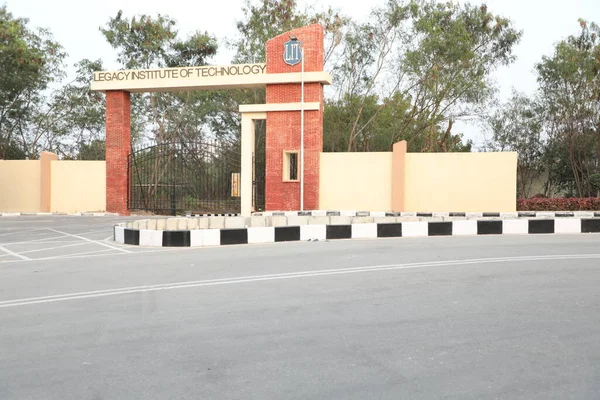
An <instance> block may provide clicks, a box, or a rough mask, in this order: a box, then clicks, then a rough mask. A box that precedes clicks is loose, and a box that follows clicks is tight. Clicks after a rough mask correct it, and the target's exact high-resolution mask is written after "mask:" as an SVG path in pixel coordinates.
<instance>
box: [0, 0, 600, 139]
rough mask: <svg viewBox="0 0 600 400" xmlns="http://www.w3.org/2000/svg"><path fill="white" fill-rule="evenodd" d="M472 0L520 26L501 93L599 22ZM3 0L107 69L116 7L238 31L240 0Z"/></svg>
mask: <svg viewBox="0 0 600 400" xmlns="http://www.w3.org/2000/svg"><path fill="white" fill-rule="evenodd" d="M384 2H385V0H370V1H358V0H320V1H316V0H308V1H306V0H299V3H300V5H301V7H305V6H307V5H310V4H318V6H317V7H323V6H325V5H331V6H332V7H334V8H337V9H339V10H340V11H341V12H342V13H343V14H345V15H348V16H350V17H352V18H354V19H357V20H361V19H363V18H365V16H366V15H368V13H369V11H370V9H371V8H372V7H373V6H375V5H381V4H384ZM471 3H474V4H480V3H486V4H487V5H488V9H489V10H490V11H491V12H492V13H495V14H500V15H502V16H505V17H508V18H510V19H511V20H513V21H514V22H515V24H516V27H517V28H518V29H522V30H523V31H524V36H523V39H522V41H521V43H520V44H519V45H518V47H517V48H516V50H515V55H516V56H517V61H516V62H515V63H514V64H513V65H511V66H510V67H507V68H503V69H501V70H499V71H498V72H497V73H496V80H497V82H498V85H499V87H500V98H501V99H504V98H506V97H507V96H508V95H510V92H511V90H512V88H513V87H514V88H516V89H518V90H520V91H524V92H527V93H531V92H532V91H533V90H535V87H536V82H535V75H534V74H533V68H534V65H535V63H536V62H537V61H539V60H540V59H541V57H542V55H545V54H551V53H552V48H553V45H554V43H556V42H557V41H559V40H560V39H562V38H564V37H566V36H568V35H570V34H575V33H577V32H578V28H579V27H578V24H577V19H578V18H584V19H587V20H591V21H595V22H597V23H600V0H568V1H566V0H488V1H481V0H473V1H471ZM5 4H6V5H7V6H8V10H9V11H10V12H12V13H13V14H14V15H15V16H19V17H26V18H29V19H30V26H39V27H45V28H48V29H50V31H51V32H52V33H53V34H54V37H55V39H56V40H57V41H58V42H60V43H61V44H62V45H63V47H64V48H65V50H66V51H67V53H69V59H68V63H69V64H73V63H75V62H77V61H78V60H81V59H83V58H89V59H98V58H101V59H102V60H103V62H104V65H105V66H106V68H107V69H114V68H116V67H117V64H116V62H115V58H116V54H115V52H114V51H113V49H112V48H111V47H110V46H109V45H108V44H107V43H106V41H105V40H104V38H103V37H102V35H101V33H100V31H99V30H98V28H99V27H100V26H101V25H104V24H105V23H106V22H107V21H108V19H109V18H110V17H113V16H115V15H116V14H117V11H118V10H119V9H122V10H123V12H124V15H125V16H131V15H134V14H142V13H144V14H150V15H155V14H157V13H161V14H167V15H169V16H171V17H173V18H175V19H176V20H177V21H178V26H179V31H180V33H181V34H182V35H187V34H188V33H189V32H192V31H195V30H201V31H207V32H209V33H211V34H214V35H215V36H217V38H219V39H224V38H232V37H233V36H234V35H235V33H236V30H235V23H236V21H237V20H239V19H241V18H242V11H241V7H242V4H243V0H196V1H177V0H175V1H169V0H103V1H93V2H92V1H89V0H5ZM231 57H232V53H231V51H229V50H227V49H225V48H221V50H220V54H219V55H218V56H217V57H216V58H215V59H214V60H211V62H212V63H219V64H228V63H229V62H230V60H231ZM459 127H460V126H459ZM463 129H464V131H465V134H466V135H467V136H468V137H470V138H472V139H475V140H476V141H477V142H480V141H481V137H482V136H481V133H480V129H478V128H477V127H475V126H472V125H471V126H467V127H464V128H463Z"/></svg>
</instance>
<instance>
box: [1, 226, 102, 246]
mask: <svg viewBox="0 0 600 400" xmlns="http://www.w3.org/2000/svg"><path fill="white" fill-rule="evenodd" d="M47 230H53V229H34V230H31V231H25V232H23V231H19V232H18V234H19V236H20V235H23V234H24V233H27V232H37V231H47ZM110 231H112V229H102V230H94V231H88V232H82V233H79V235H89V234H91V233H100V232H110ZM13 234H14V232H13ZM70 235H71V234H68V233H67V234H63V235H62V236H52V237H49V238H42V239H32V240H25V241H22V242H6V243H0V246H3V245H13V244H29V243H37V242H46V241H48V240H53V239H61V238H66V237H69V236H70ZM0 236H2V235H0ZM111 237H112V236H111ZM64 243H70V242H64Z"/></svg>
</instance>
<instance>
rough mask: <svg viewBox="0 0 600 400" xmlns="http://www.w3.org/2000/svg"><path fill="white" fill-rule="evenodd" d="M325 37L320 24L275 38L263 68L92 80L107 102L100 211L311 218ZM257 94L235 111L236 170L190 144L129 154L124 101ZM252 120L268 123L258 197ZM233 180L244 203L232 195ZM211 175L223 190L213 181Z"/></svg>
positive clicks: (187, 69) (122, 73)
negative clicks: (259, 97) (188, 93)
mask: <svg viewBox="0 0 600 400" xmlns="http://www.w3.org/2000/svg"><path fill="white" fill-rule="evenodd" d="M323 36H324V30H323V27H322V26H321V25H319V24H314V25H310V26H305V27H302V28H298V29H294V30H292V31H289V32H286V33H282V34H281V35H278V36H276V37H274V38H272V39H270V40H269V41H267V44H266V63H264V64H233V65H221V66H215V65H205V66H181V67H173V68H157V69H144V70H119V71H96V72H94V78H93V80H92V83H91V89H92V90H93V91H101V92H104V93H106V210H107V211H109V212H116V213H119V214H123V215H128V214H129V210H130V209H145V210H150V211H155V212H160V213H171V214H172V213H176V212H177V211H194V212H202V213H217V212H231V211H237V212H240V208H241V214H243V215H244V216H250V215H251V213H252V210H253V208H254V209H255V210H260V209H263V208H264V209H265V210H280V211H286V210H302V209H309V210H310V209H313V210H316V209H318V208H319V160H320V153H321V151H322V149H323V102H324V97H323V96H324V94H323V85H329V84H331V81H332V78H331V75H330V74H328V73H326V72H324V71H323V63H324V49H323ZM290 49H294V50H293V52H292V53H293V54H291V53H290V51H291V50H290ZM298 50H300V52H298ZM292 56H293V57H292ZM298 57H300V58H298ZM299 61H300V62H299ZM257 88H263V89H264V90H265V101H266V102H265V104H240V105H239V112H240V114H241V117H242V118H241V119H242V121H241V122H242V124H241V125H242V126H241V128H242V129H241V130H242V135H241V142H242V143H241V146H240V147H241V148H240V149H236V151H238V152H240V151H241V157H236V158H235V163H237V161H238V160H240V161H239V162H240V164H239V165H231V164H232V163H234V161H233V160H232V159H227V158H226V157H224V156H223V155H222V154H221V151H222V150H223V149H220V148H219V149H216V150H217V151H208V150H203V152H196V151H195V150H190V148H189V145H188V146H184V145H183V144H173V145H166V144H160V145H159V146H157V147H154V146H152V147H150V148H146V149H142V150H143V151H142V150H139V151H135V152H131V151H130V150H131V93H139V92H165V91H182V90H194V91H195V90H226V89H257ZM230 111H235V110H230ZM253 120H266V138H265V149H266V150H265V156H264V159H265V161H264V166H265V167H264V196H261V193H260V192H262V190H261V189H262V185H260V183H259V179H260V176H256V174H254V171H256V172H257V174H259V175H261V172H258V169H256V168H255V169H253V165H252V163H253V160H254V161H255V162H256V163H259V162H260V161H259V157H258V156H257V155H256V154H253V150H254V140H255V139H254V131H253V128H252V127H251V126H250V125H252V121H253ZM230 150H231V149H230ZM293 154H295V156H293V157H292V155H293ZM236 155H237V154H236ZM288 155H289V156H288ZM286 157H287V158H286ZM210 160H212V161H210ZM217 160H218V161H217ZM292 160H294V161H293V162H294V163H298V165H299V166H300V168H299V170H300V173H299V174H297V176H296V177H295V179H290V177H289V176H287V172H286V171H290V168H291V164H292ZM288 164H289V165H288ZM215 165H216V166H215ZM234 166H235V167H237V168H233V167H234ZM240 166H241V167H242V168H240ZM305 167H306V168H305ZM236 173H240V176H239V181H240V183H241V185H240V193H239V195H240V196H241V198H238V197H235V196H233V195H232V189H233V187H232V184H231V181H232V177H236V175H232V174H236ZM218 174H220V175H219V176H220V178H221V179H222V182H221V183H217V182H214V181H213V180H212V177H213V176H216V175H218ZM296 178H297V179H296ZM257 189H258V190H257ZM253 192H254V195H253Z"/></svg>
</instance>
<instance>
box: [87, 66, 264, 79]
mask: <svg viewBox="0 0 600 400" xmlns="http://www.w3.org/2000/svg"><path fill="white" fill-rule="evenodd" d="M265 69H266V64H239V65H220V66H203V67H182V68H162V69H142V70H126V71H101V72H94V80H93V81H94V82H112V81H118V82H127V81H152V80H160V79H194V78H212V77H229V76H244V75H262V74H264V73H265Z"/></svg>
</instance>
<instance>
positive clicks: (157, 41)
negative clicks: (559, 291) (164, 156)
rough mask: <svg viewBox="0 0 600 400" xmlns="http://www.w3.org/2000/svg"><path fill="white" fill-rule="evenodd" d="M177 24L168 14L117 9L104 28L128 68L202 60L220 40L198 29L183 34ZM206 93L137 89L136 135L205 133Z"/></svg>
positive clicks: (134, 104)
mask: <svg viewBox="0 0 600 400" xmlns="http://www.w3.org/2000/svg"><path fill="white" fill-rule="evenodd" d="M176 25H177V22H176V21H175V20H174V19H172V18H170V17H169V16H164V15H160V14H159V15H158V16H156V17H152V16H149V15H138V16H133V17H131V18H126V17H124V16H123V13H122V12H121V11H119V12H118V13H117V15H116V17H115V18H111V19H110V20H109V21H108V23H107V24H106V26H105V27H101V28H100V31H101V32H102V34H103V35H104V37H105V38H106V40H107V41H108V43H109V44H110V45H111V46H112V47H113V48H115V49H116V50H117V60H118V61H119V63H121V65H122V66H123V67H124V68H146V69H148V68H163V67H176V66H178V67H183V66H192V65H203V64H205V63H206V61H207V59H208V58H210V57H212V56H213V55H215V54H216V52H217V41H216V39H215V38H214V37H213V36H211V35H209V34H208V33H206V32H200V31H196V32H194V33H192V34H191V35H190V36H189V37H188V38H186V39H180V38H179V37H178V34H177V30H176ZM206 98H207V95H206V94H205V93H197V92H185V93H144V94H134V95H133V96H132V125H133V126H132V136H133V137H134V138H142V137H143V136H144V134H146V136H148V137H149V138H150V139H151V140H154V141H157V142H164V141H171V140H183V138H185V139H186V140H189V139H190V138H191V137H196V138H197V137H198V136H201V135H202V129H201V125H202V124H201V123H202V121H203V120H204V118H205V116H206V113H207V107H206V105H205V100H206ZM198 121H200V123H199V122H198Z"/></svg>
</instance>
